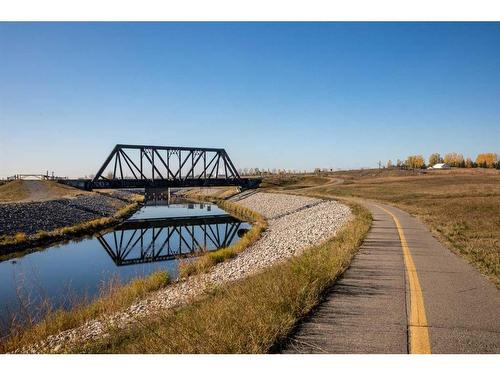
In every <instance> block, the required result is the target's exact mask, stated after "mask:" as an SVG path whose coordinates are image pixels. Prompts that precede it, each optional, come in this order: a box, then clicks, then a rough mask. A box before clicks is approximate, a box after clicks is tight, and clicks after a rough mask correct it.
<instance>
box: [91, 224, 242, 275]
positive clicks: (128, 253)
mask: <svg viewBox="0 0 500 375" xmlns="http://www.w3.org/2000/svg"><path fill="white" fill-rule="evenodd" d="M248 227H249V225H248V224H247V223H244V222H241V221H240V220H238V219H236V218H234V217H231V216H230V215H214V216H199V217H180V218H165V219H144V220H129V221H126V222H124V223H123V224H121V225H120V226H118V227H117V228H116V229H115V231H113V232H109V233H106V234H104V235H99V236H98V237H97V238H98V240H99V242H100V243H101V245H102V246H103V248H104V249H105V250H106V252H107V253H108V254H109V256H110V257H111V258H112V259H113V261H114V262H115V264H116V265H117V266H124V265H130V264H139V263H149V262H158V261H165V260H173V259H177V258H185V257H189V256H193V255H196V254H198V253H200V252H203V251H212V250H216V249H219V248H222V247H226V246H229V245H230V244H231V243H233V242H234V241H236V240H237V239H238V237H241V236H243V234H244V233H245V231H246V230H248V229H247V228H248Z"/></svg>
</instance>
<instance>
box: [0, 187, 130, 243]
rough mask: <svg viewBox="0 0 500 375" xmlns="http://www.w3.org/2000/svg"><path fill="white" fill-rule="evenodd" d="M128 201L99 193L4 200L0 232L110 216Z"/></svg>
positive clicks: (27, 231) (49, 227) (28, 231)
mask: <svg viewBox="0 0 500 375" xmlns="http://www.w3.org/2000/svg"><path fill="white" fill-rule="evenodd" d="M126 204H127V202H126V201H124V200H122V199H118V198H115V197H112V196H107V195H102V194H95V193H94V194H83V195H78V196H76V197H73V198H63V199H53V200H48V201H40V202H26V203H2V204H0V236H2V235H7V236H8V235H14V234H16V233H19V232H22V233H25V234H27V235H31V234H34V233H36V232H38V231H51V230H54V229H57V228H61V227H66V226H72V225H76V224H79V223H82V222H85V221H90V220H94V219H98V218H101V217H108V216H111V215H113V214H114V213H115V212H116V211H117V210H119V209H120V208H123V207H124V206H125V205H126Z"/></svg>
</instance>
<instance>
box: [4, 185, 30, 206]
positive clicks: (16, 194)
mask: <svg viewBox="0 0 500 375" xmlns="http://www.w3.org/2000/svg"><path fill="white" fill-rule="evenodd" d="M28 197H29V190H28V189H27V188H26V186H25V185H24V182H23V181H20V180H17V181H10V182H7V183H6V184H3V185H0V202H17V201H21V200H24V199H26V198H28Z"/></svg>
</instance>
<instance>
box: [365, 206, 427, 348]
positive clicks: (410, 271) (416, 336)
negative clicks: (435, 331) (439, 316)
mask: <svg viewBox="0 0 500 375" xmlns="http://www.w3.org/2000/svg"><path fill="white" fill-rule="evenodd" d="M375 206H377V207H378V208H380V209H381V210H383V211H385V212H387V213H388V214H389V215H391V217H392V219H393V220H394V222H395V223H396V227H397V228H398V233H399V239H400V240H401V246H402V248H403V257H404V261H405V266H406V273H407V275H408V283H409V289H410V316H409V321H408V327H409V330H410V345H409V346H410V348H409V351H410V354H430V353H431V343H430V340H429V329H428V325H427V316H426V315H425V305H424V297H423V295H422V289H421V287H420V281H419V279H418V275H417V269H416V267H415V263H414V262H413V258H412V256H411V252H410V247H409V246H408V242H406V237H405V234H404V232H403V228H402V227H401V223H400V222H399V220H398V218H397V217H396V215H394V214H393V213H392V212H391V211H389V210H387V209H385V208H384V207H381V206H379V205H375Z"/></svg>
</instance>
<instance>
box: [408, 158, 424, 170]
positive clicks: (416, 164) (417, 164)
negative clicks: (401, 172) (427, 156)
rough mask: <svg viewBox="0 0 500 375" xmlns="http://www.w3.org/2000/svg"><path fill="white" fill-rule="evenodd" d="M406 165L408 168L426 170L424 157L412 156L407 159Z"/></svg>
mask: <svg viewBox="0 0 500 375" xmlns="http://www.w3.org/2000/svg"><path fill="white" fill-rule="evenodd" d="M406 165H407V166H408V168H415V169H420V168H425V160H424V157H423V156H422V155H410V156H408V157H407V158H406Z"/></svg>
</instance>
